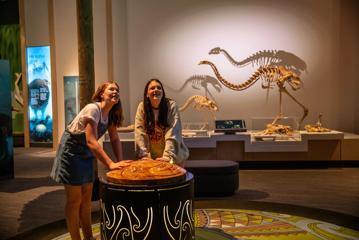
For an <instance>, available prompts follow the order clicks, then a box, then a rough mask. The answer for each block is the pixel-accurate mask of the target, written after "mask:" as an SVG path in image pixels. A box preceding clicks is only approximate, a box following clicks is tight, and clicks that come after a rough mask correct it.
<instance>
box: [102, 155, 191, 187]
mask: <svg viewBox="0 0 359 240" xmlns="http://www.w3.org/2000/svg"><path fill="white" fill-rule="evenodd" d="M106 177H107V181H108V182H112V183H120V184H131V185H142V184H145V185H149V184H160V183H174V182H177V181H182V180H184V179H185V177H186V170H185V169H183V168H182V167H180V166H178V165H176V164H172V163H169V162H166V161H158V160H152V159H144V160H134V161H129V164H128V166H125V167H122V168H121V169H118V170H112V171H109V172H107V173H106Z"/></svg>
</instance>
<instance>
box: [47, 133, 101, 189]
mask: <svg viewBox="0 0 359 240" xmlns="http://www.w3.org/2000/svg"><path fill="white" fill-rule="evenodd" d="M95 159H96V158H95V157H94V155H93V154H92V152H91V151H90V149H89V148H88V146H87V144H86V135H85V133H81V134H71V133H70V132H69V131H67V130H66V131H65V132H64V133H63V135H62V137H61V142H60V145H59V148H58V149H57V153H56V157H55V159H54V163H53V166H52V171H51V174H50V176H51V178H52V179H54V180H55V181H56V182H58V183H63V184H69V185H83V184H85V183H92V182H93V181H94V180H95V177H94V175H95V174H94V161H95Z"/></svg>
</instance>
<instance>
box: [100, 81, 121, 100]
mask: <svg viewBox="0 0 359 240" xmlns="http://www.w3.org/2000/svg"><path fill="white" fill-rule="evenodd" d="M101 96H102V101H106V102H109V103H111V104H116V103H118V100H119V99H120V90H119V89H118V86H117V84H115V83H111V84H109V85H107V87H106V88H105V89H104V91H103V93H102V95H101Z"/></svg>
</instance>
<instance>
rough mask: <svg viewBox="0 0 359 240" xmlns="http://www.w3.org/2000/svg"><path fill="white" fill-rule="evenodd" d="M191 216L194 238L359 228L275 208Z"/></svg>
mask: <svg viewBox="0 0 359 240" xmlns="http://www.w3.org/2000/svg"><path fill="white" fill-rule="evenodd" d="M194 217H195V227H196V230H195V235H196V237H195V239H196V240H232V239H240V240H241V239H246V240H309V239H325V240H339V239H344V240H354V239H358V240H359V231H356V230H353V229H349V228H345V227H342V226H338V225H334V224H331V223H328V222H323V221H319V220H315V219H309V218H305V217H301V216H295V215H288V214H282V213H275V212H265V211H256V210H245V209H196V210H195V212H194ZM93 232H94V235H95V236H100V223H95V224H93ZM128 239H131V238H130V237H129V238H128ZM52 240H70V236H69V234H68V233H66V234H62V235H60V236H57V237H55V238H52Z"/></svg>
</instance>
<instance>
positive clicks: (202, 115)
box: [24, 0, 359, 133]
mask: <svg viewBox="0 0 359 240" xmlns="http://www.w3.org/2000/svg"><path fill="white" fill-rule="evenodd" d="M48 3H49V1H47V0H26V1H24V9H25V23H26V44H27V45H43V44H50V42H51V39H50V34H49V30H48V29H49V28H50V29H51V28H53V30H54V35H55V38H54V43H55V45H54V47H55V48H56V59H55V63H54V64H55V65H56V81H57V101H58V103H59V104H58V106H57V107H58V109H57V112H58V116H59V117H58V121H59V126H58V128H59V132H62V131H63V129H64V125H65V124H64V121H63V119H64V117H63V116H64V106H63V99H64V93H63V91H64V88H63V79H64V76H76V75H78V57H77V28H76V24H74V23H75V22H76V1H72V0H62V1H52V3H53V12H49V6H48ZM109 6H110V9H112V10H111V11H109V10H108V9H109V8H108V7H109ZM93 9H94V13H93V17H94V43H95V46H94V50H95V79H96V84H99V83H100V82H103V81H105V80H106V79H107V78H108V76H111V71H112V75H113V78H114V79H115V80H117V81H118V82H119V83H120V86H121V97H122V99H123V103H124V106H125V117H126V121H125V124H131V123H133V121H134V115H135V111H136V108H137V104H138V102H139V101H140V100H141V98H142V91H143V87H144V83H145V82H146V81H147V80H148V79H149V78H152V77H157V78H159V79H160V80H162V81H163V83H164V84H165V88H166V91H167V92H166V93H167V95H168V96H170V97H172V98H174V99H175V100H176V101H177V102H178V104H179V105H182V104H183V103H184V102H185V101H186V99H187V98H188V97H190V96H192V95H194V94H197V95H207V96H208V97H210V98H212V99H213V100H215V101H216V102H217V104H218V105H219V108H220V111H219V112H218V113H217V114H216V116H217V118H218V119H238V118H241V119H245V120H246V122H247V125H248V127H249V128H251V122H252V118H255V117H257V118H261V117H273V116H275V115H276V114H277V113H278V110H279V94H278V90H277V88H276V87H275V86H274V87H273V89H270V90H269V91H266V90H265V89H263V88H262V82H261V81H258V82H257V83H255V84H254V85H253V86H251V87H250V88H248V89H246V90H243V91H233V90H230V89H228V88H226V87H224V86H223V85H222V84H219V83H218V81H216V78H215V75H214V73H213V71H212V69H211V68H210V67H209V66H208V65H198V63H199V61H201V60H209V61H211V62H213V63H214V64H215V65H216V66H217V67H218V70H219V72H220V73H221V75H222V76H223V77H224V78H225V79H226V80H228V81H229V82H233V83H234V84H239V83H241V82H244V81H246V80H247V79H248V78H249V77H250V76H251V75H252V74H253V73H254V72H255V71H256V70H257V69H258V64H259V63H261V62H264V61H277V63H278V64H279V63H281V64H284V65H287V66H289V67H291V68H292V69H293V70H295V71H296V72H297V73H298V74H299V75H300V77H301V80H302V81H303V86H302V88H301V89H299V90H297V91H293V90H292V89H291V88H290V87H287V88H288V90H289V92H290V93H291V94H292V95H293V96H294V97H295V98H296V99H297V100H298V101H299V102H300V103H302V104H303V105H305V106H306V107H308V108H309V115H308V117H307V118H306V119H305V122H304V123H305V124H307V123H314V122H315V121H316V120H317V117H318V115H319V114H320V113H322V114H323V124H324V126H326V127H329V128H334V129H338V130H341V131H348V132H356V133H359V126H358V123H359V111H358V110H359V104H358V103H359V97H358V94H356V92H357V90H358V89H359V86H358V85H359V84H358V79H357V73H356V71H357V70H358V66H359V63H358V56H359V54H358V53H359V50H358V45H357V42H358V40H359V39H358V38H359V37H358V36H359V32H358V31H359V30H358V29H359V27H358V22H359V16H358V15H359V11H358V4H357V3H356V1H355V0H318V1H312V0H295V1H285V0H277V1H265V0H253V1H244V0H243V1H242V0H236V1H234V0H221V1H219V0H196V1H193V0H172V1H167V0H151V1H148V0H137V1H132V0H127V1H126V0H118V1H114V0H112V1H111V0H108V1H102V0H94V1H93ZM49 16H53V19H54V24H53V26H52V25H51V24H50V25H49V20H48V19H49ZM109 20H110V22H111V24H112V27H111V28H108V27H106V26H111V25H108V23H109ZM109 38H110V40H111V41H109ZM215 47H220V48H222V49H224V50H226V51H227V52H228V54H229V55H230V56H231V57H232V58H233V59H234V60H235V61H237V62H239V61H242V60H244V59H246V58H249V59H248V60H249V64H247V65H243V66H235V65H232V64H231V63H230V61H229V60H228V59H227V58H226V57H225V56H224V55H223V54H222V53H221V54H217V55H215V54H211V55H210V54H208V53H209V51H210V50H211V49H213V48H215ZM109 49H110V50H111V51H109ZM109 53H111V54H113V56H111V54H109ZM274 54H277V55H274ZM109 56H110V57H109ZM111 66H113V67H112V68H113V69H110V68H111ZM109 69H110V71H109ZM302 112H303V111H302V109H301V107H300V106H299V105H297V104H296V103H295V102H294V101H293V100H291V99H290V98H289V97H287V96H284V97H283V113H284V114H285V115H286V116H293V117H297V118H300V117H301V115H302ZM209 118H210V115H209V113H208V112H205V111H203V112H196V111H195V110H192V109H190V110H188V111H186V112H184V113H183V114H182V120H183V121H184V122H200V121H204V120H205V119H209Z"/></svg>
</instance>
